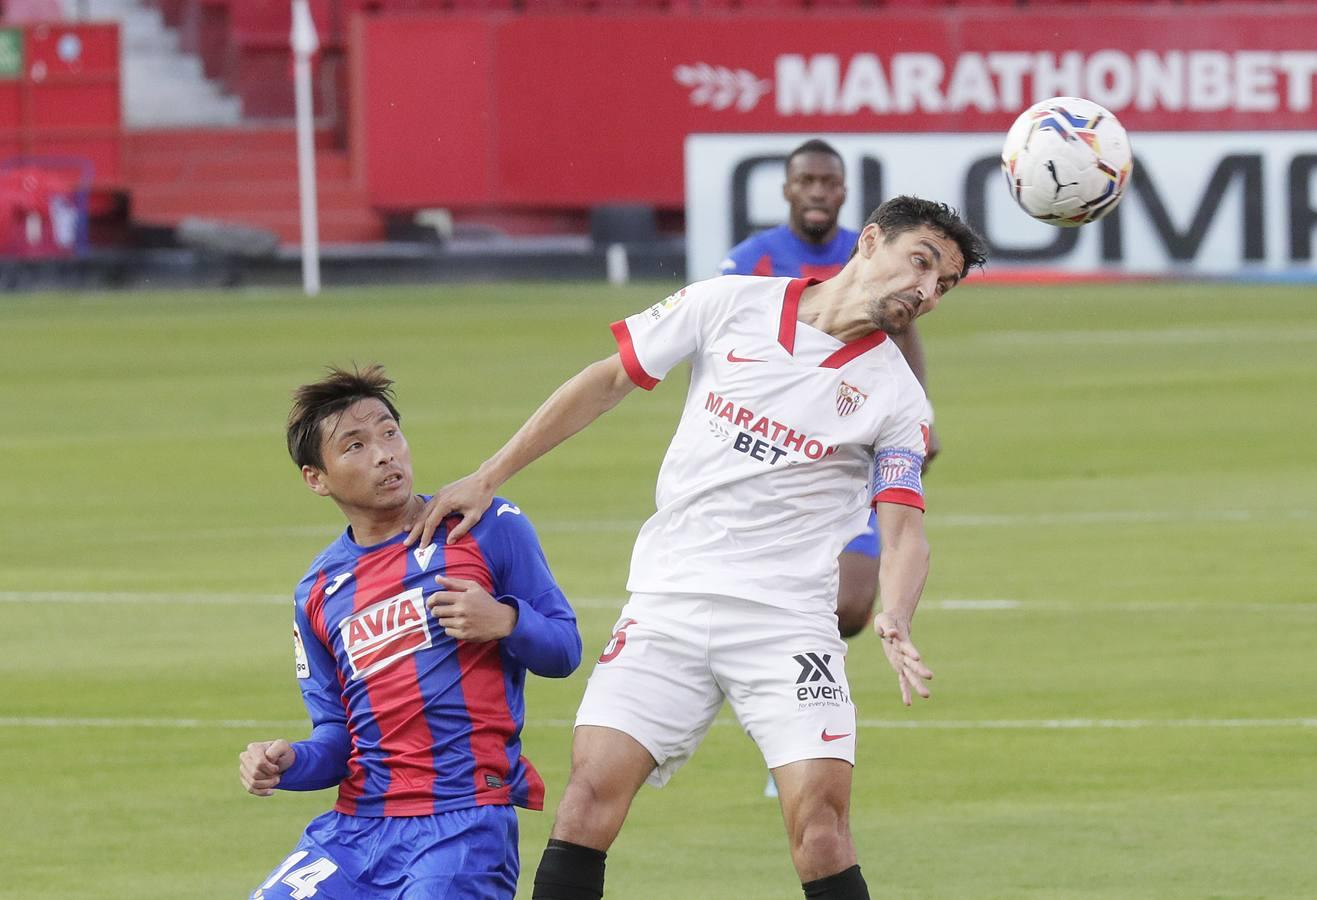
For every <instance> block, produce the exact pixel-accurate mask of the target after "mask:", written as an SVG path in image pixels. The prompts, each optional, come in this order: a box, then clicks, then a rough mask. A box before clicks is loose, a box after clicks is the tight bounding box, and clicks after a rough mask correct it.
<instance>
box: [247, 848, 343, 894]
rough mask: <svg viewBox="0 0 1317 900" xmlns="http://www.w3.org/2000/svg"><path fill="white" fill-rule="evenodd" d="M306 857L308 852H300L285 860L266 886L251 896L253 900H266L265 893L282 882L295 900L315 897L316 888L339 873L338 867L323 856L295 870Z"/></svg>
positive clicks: (266, 882)
mask: <svg viewBox="0 0 1317 900" xmlns="http://www.w3.org/2000/svg"><path fill="white" fill-rule="evenodd" d="M306 857H307V851H305V850H298V851H297V852H296V853H294V854H293V855H292V856H290V857H288V858H287V859H285V860H284V861H283V864H282V865H281V866H279V868H277V869H275V870H274V874H272V875H271V876H270V877H269V878H267V879H266V881H265V884H263V885H261V886H260V887H258V888H257V889H256V891H255V892H254V893H253V894H252V895H251V900H266V896H265V892H266V891H268V890H270V888H272V887H274V886H275V885H276V884H278V883H279V882H280V881H282V882H283V883H284V884H286V885H287V886H288V887H290V888H292V893H290V894H289V895H288V896H290V897H292V898H293V900H307V898H308V897H314V896H315V895H316V887H317V886H318V885H319V884H320V882H322V881H324V880H325V879H326V878H328V877H329V876H330V875H333V874H334V873H335V872H337V871H338V866H337V865H336V864H335V863H334V862H333V861H332V860H331V859H330V858H329V857H327V856H322V857H320V858H319V859H317V860H314V861H313V862H310V863H307V864H306V865H304V866H302V867H300V868H297V869H294V868H293V867H294V866H296V865H297V864H298V863H300V862H301V861H302V860H304V859H306Z"/></svg>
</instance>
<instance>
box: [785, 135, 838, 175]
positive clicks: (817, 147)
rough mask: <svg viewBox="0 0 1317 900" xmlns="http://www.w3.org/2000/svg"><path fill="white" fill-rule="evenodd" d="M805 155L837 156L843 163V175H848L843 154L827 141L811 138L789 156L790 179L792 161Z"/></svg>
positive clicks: (787, 162)
mask: <svg viewBox="0 0 1317 900" xmlns="http://www.w3.org/2000/svg"><path fill="white" fill-rule="evenodd" d="M805 153H826V154H828V155H829V156H835V157H836V158H837V162H839V163H841V171H842V174H843V175H844V174H845V173H846V160H844V159H842V158H841V154H840V153H838V152H837V148H836V147H834V146H832V145H831V144H829V143H828V142H827V141H824V140H820V139H819V138H810V139H809V140H807V141H805V143H803V144H801V145H800V146H799V147H797V148H796V149H795V150H792V151H791V152H790V153H789V154H787V161H786V170H787V176H788V177H790V174H791V160H793V159H795V158H796V157H797V156H800V155H802V154H805Z"/></svg>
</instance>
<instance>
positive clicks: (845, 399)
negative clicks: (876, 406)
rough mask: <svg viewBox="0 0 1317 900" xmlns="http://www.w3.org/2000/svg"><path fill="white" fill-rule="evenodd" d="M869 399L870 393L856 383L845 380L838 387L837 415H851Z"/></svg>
mask: <svg viewBox="0 0 1317 900" xmlns="http://www.w3.org/2000/svg"><path fill="white" fill-rule="evenodd" d="M868 399H869V395H868V394H866V393H864V392H863V391H861V390H860V389H859V388H857V387H856V386H855V385H853V384H847V383H846V382H844V381H843V382H842V383H841V386H840V387H838V388H837V415H839V416H849V415H850V414H851V413H853V412H855V411H856V410H857V409H859V408H860V407H861V406H863V405H864V401H865V400H868Z"/></svg>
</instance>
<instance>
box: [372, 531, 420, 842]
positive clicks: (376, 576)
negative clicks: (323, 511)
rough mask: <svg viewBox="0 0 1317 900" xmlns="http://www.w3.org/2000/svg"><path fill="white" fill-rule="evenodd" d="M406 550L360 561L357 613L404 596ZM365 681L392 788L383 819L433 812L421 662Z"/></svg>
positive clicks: (396, 547) (385, 550) (401, 663)
mask: <svg viewBox="0 0 1317 900" xmlns="http://www.w3.org/2000/svg"><path fill="white" fill-rule="evenodd" d="M407 556H408V554H407V548H406V547H404V546H402V545H401V544H390V545H389V546H387V547H382V548H380V549H379V550H376V551H374V552H372V553H369V554H367V555H366V556H363V557H362V558H361V559H360V560H358V561H357V567H356V579H357V590H356V594H355V596H354V597H353V603H352V611H353V612H354V613H357V612H361V611H362V610H364V609H366V608H367V607H369V606H371V605H373V604H375V603H379V602H380V601H381V600H386V599H388V598H389V597H393V596H396V595H397V594H400V593H402V591H403V588H404V584H403V583H404V581H405V580H406V578H407ZM365 678H366V696H367V697H369V698H370V711H371V715H372V717H373V718H374V719H375V725H376V727H377V728H378V729H379V733H380V739H379V740H380V750H382V751H384V752H386V753H387V754H388V755H387V756H385V757H384V765H385V767H386V768H387V769H388V770H389V786H388V787H387V788H386V789H385V792H384V815H386V816H406V815H417V814H418V813H423V812H433V811H434V780H435V774H434V736H433V735H432V734H431V733H430V725H429V723H428V722H427V721H426V720H425V698H424V697H423V696H422V695H421V687H420V684H419V683H418V680H417V679H418V675H417V669H416V656H415V654H409V655H408V656H406V657H404V658H402V659H400V660H398V661H397V662H395V663H392V664H390V665H388V666H385V667H384V668H383V669H380V670H379V671H377V672H373V673H371V674H370V675H367V676H365Z"/></svg>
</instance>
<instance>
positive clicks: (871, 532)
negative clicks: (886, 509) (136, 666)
mask: <svg viewBox="0 0 1317 900" xmlns="http://www.w3.org/2000/svg"><path fill="white" fill-rule="evenodd" d="M881 551H882V539H881V538H879V537H878V514H877V513H876V512H874V511H873V510H869V527H868V528H866V529H865V530H864V531H862V532H860V535H859V537H857V538H855V540H853V541H851V542H850V543H849V544H847V545H846V546H845V547H843V548H842V551H841V552H842V553H863V554H864V555H865V556H867V557H869V558H870V559H877V558H878V554H879V553H880V552H881Z"/></svg>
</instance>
